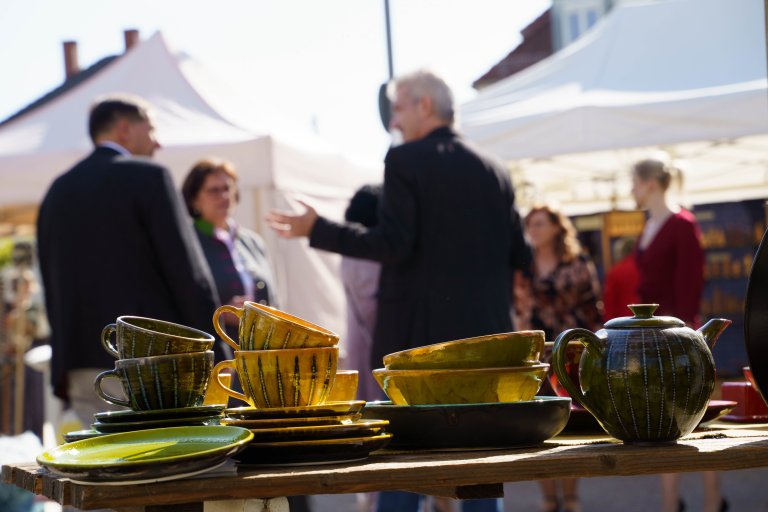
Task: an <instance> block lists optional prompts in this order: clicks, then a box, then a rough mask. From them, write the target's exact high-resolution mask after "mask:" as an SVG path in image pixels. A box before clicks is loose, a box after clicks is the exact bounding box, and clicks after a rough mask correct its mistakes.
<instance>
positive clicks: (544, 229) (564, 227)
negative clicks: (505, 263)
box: [514, 205, 601, 512]
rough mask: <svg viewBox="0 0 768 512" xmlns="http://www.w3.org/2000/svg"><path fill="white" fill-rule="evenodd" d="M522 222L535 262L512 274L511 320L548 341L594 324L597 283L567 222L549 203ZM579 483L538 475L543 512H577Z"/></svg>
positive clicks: (597, 312) (597, 318)
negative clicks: (512, 307)
mask: <svg viewBox="0 0 768 512" xmlns="http://www.w3.org/2000/svg"><path fill="white" fill-rule="evenodd" d="M524 227H525V231H526V235H527V237H528V241H529V243H530V244H531V249H532V251H533V265H532V268H531V269H530V271H529V272H528V274H527V275H523V274H522V273H519V274H518V275H516V276H515V302H514V304H515V312H514V313H515V317H516V322H515V325H516V326H517V327H518V328H519V329H537V330H542V331H544V333H545V336H546V339H548V340H552V339H554V338H555V336H557V335H558V334H560V333H561V332H562V331H564V330H566V329H571V328H573V327H583V328H585V329H590V330H595V329H598V328H599V327H600V320H601V303H600V283H599V280H598V277H597V272H596V270H595V265H594V264H593V263H592V260H590V258H589V256H587V255H586V254H585V253H584V252H583V251H582V249H581V244H580V243H579V240H578V238H576V229H575V228H574V227H573V224H572V223H571V221H570V220H569V219H568V217H566V216H565V215H563V213H562V212H560V211H559V210H557V209H555V208H553V207H551V206H546V205H538V206H534V207H533V208H532V209H531V211H530V212H528V215H526V217H525V221H524ZM577 483H578V481H577V480H576V479H575V478H566V479H563V480H542V481H541V488H542V491H543V493H544V501H543V503H542V505H541V510H542V512H555V511H559V510H562V511H564V512H579V511H580V510H581V505H580V504H579V497H578V490H577ZM558 487H560V488H561V493H562V508H561V500H560V498H559V497H558Z"/></svg>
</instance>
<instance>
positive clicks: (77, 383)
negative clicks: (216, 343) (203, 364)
mask: <svg viewBox="0 0 768 512" xmlns="http://www.w3.org/2000/svg"><path fill="white" fill-rule="evenodd" d="M89 132H90V136H91V139H92V140H93V143H94V145H95V146H96V148H95V149H94V150H93V152H92V153H91V154H90V155H88V156H87V157H86V158H85V159H84V160H82V161H80V162H79V163H77V164H76V165H75V166H74V167H73V168H72V169H70V170H69V171H67V172H65V173H64V174H62V175H61V176H59V177H58V178H57V179H56V180H55V181H54V182H53V184H52V185H51V187H50V189H49V190H48V192H47V193H46V196H45V199H44V200H43V203H42V205H41V207H40V214H39V217H38V221H37V236H38V251H39V256H40V268H41V272H42V278H43V287H44V290H45V300H46V307H47V311H48V318H49V320H50V324H51V345H52V347H53V356H52V381H53V382H52V383H53V386H54V392H55V393H56V395H57V396H59V397H61V398H63V399H65V400H68V401H69V402H70V406H71V407H72V408H73V409H74V411H75V412H76V413H77V414H78V416H79V418H80V421H81V422H83V423H84V424H85V425H88V424H90V423H91V422H92V421H93V417H92V414H93V413H94V412H98V411H99V410H104V409H105V408H106V407H107V404H106V403H104V402H103V401H102V400H101V399H100V398H99V397H98V396H97V395H96V394H95V393H94V392H93V379H94V377H95V376H96V374H97V373H98V372H99V371H102V370H104V369H109V368H113V367H114V359H113V358H112V357H111V356H109V355H108V354H107V353H106V352H105V351H104V350H103V349H102V347H101V343H100V341H99V340H100V334H101V330H102V328H103V327H104V326H105V325H107V324H109V323H111V322H114V321H115V319H116V318H117V317H118V316H120V315H139V316H147V317H152V318H158V319H162V320H168V321H171V322H177V323H181V324H185V325H189V326H191V327H196V328H198V329H202V330H204V331H206V332H209V331H211V318H212V315H213V311H214V309H215V308H216V305H217V304H218V297H217V296H216V292H215V287H214V286H213V281H212V279H211V275H210V270H209V269H208V266H207V264H206V263H205V259H204V257H203V255H202V251H201V249H200V246H199V243H198V241H197V238H196V236H195V234H194V232H193V230H192V227H191V224H190V221H189V218H188V216H187V214H186V212H185V210H184V206H183V204H182V203H181V200H180V198H179V196H178V192H177V191H176V189H175V187H174V185H173V181H172V180H171V176H170V173H169V172H168V170H167V169H166V168H164V167H162V166H160V165H158V164H156V163H152V162H151V161H150V160H149V157H151V156H152V155H153V153H154V151H155V150H156V149H157V148H158V147H159V144H158V143H157V141H156V139H155V137H154V130H153V126H152V122H151V120H150V117H149V115H148V112H147V108H146V107H145V106H144V105H143V103H142V102H141V101H140V100H138V99H133V98H122V97H121V98H110V99H106V100H104V101H100V102H98V103H96V104H95V105H94V106H93V107H92V109H91V112H90V119H89ZM107 381H112V382H115V381H113V380H112V379H106V380H105V384H106V383H107ZM105 388H106V386H105ZM118 390H119V385H118ZM118 393H120V392H119V391H118ZM118 396H121V394H118Z"/></svg>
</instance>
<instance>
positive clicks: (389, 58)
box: [384, 0, 395, 80]
mask: <svg viewBox="0 0 768 512" xmlns="http://www.w3.org/2000/svg"><path fill="white" fill-rule="evenodd" d="M384 18H385V20H386V24H387V63H388V64H389V79H390V80H392V77H394V76H395V72H394V66H393V65H392V30H391V29H390V26H389V0H384Z"/></svg>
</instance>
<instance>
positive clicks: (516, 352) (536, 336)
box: [384, 331, 544, 370]
mask: <svg viewBox="0 0 768 512" xmlns="http://www.w3.org/2000/svg"><path fill="white" fill-rule="evenodd" d="M543 350H544V331H518V332H505V333H499V334H489V335H487V336H477V337H475V338H465V339H461V340H455V341H446V342H444V343H435V344H434V345H426V346H423V347H418V348H412V349H409V350H403V351H400V352H395V353H393V354H389V355H386V356H384V367H385V368H387V369H389V370H415V369H422V370H425V369H444V368H508V367H513V366H527V365H531V364H538V363H539V362H540V361H539V358H540V357H541V353H542V351H543Z"/></svg>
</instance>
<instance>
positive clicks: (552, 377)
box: [544, 341, 584, 407]
mask: <svg viewBox="0 0 768 512" xmlns="http://www.w3.org/2000/svg"><path fill="white" fill-rule="evenodd" d="M553 346H554V343H553V342H549V341H548V342H547V343H546V344H545V348H544V361H545V362H548V363H549V362H551V360H552V347H553ZM583 352H584V345H582V344H581V343H579V342H577V341H573V342H571V343H569V344H568V349H566V351H565V371H566V372H567V373H568V375H569V376H570V377H571V380H572V381H573V383H574V384H575V385H576V386H579V385H580V384H579V362H581V354H582V353H583ZM547 377H548V379H549V384H550V386H552V390H553V391H554V392H555V394H556V395H557V396H563V397H566V396H568V397H569V396H571V395H569V394H568V390H567V389H565V386H563V385H562V384H560V381H559V380H558V379H557V375H556V374H555V372H554V369H553V371H551V372H549V374H548V375H547ZM574 407H581V404H579V403H577V402H574Z"/></svg>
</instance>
